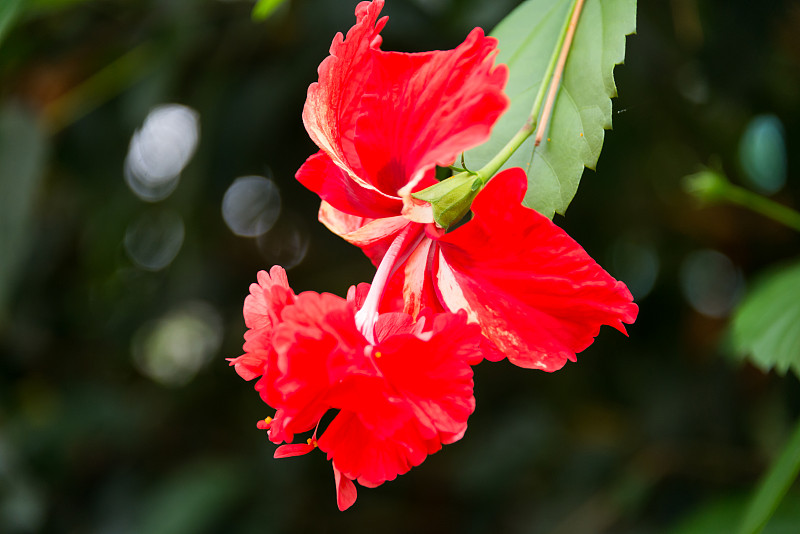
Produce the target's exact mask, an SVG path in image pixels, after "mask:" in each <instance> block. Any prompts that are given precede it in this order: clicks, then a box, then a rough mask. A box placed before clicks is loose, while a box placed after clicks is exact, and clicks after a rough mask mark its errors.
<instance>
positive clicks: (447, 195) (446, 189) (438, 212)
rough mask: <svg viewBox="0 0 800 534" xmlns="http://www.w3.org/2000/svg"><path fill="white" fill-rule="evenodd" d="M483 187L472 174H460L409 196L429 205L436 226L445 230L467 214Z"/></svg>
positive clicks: (479, 180)
mask: <svg viewBox="0 0 800 534" xmlns="http://www.w3.org/2000/svg"><path fill="white" fill-rule="evenodd" d="M483 186H484V183H483V181H482V180H481V179H480V178H479V177H478V176H476V175H475V174H474V173H470V172H462V173H459V174H456V175H455V176H451V177H450V178H448V179H446V180H443V181H441V182H439V183H438V184H436V185H432V186H430V187H428V188H427V189H423V190H422V191H417V192H416V193H412V194H411V196H412V197H414V198H416V199H419V200H424V201H425V202H428V203H430V205H431V206H432V207H433V219H434V220H435V221H436V224H438V225H439V226H441V227H442V228H445V229H446V228H449V227H450V226H452V225H453V224H455V223H457V222H458V221H460V220H461V219H462V218H463V217H464V215H466V214H467V212H468V211H469V209H470V207H471V206H472V201H473V200H474V199H475V197H476V196H477V194H478V193H479V192H480V190H481V189H483Z"/></svg>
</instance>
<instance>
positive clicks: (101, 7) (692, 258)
mask: <svg viewBox="0 0 800 534" xmlns="http://www.w3.org/2000/svg"><path fill="white" fill-rule="evenodd" d="M518 3H519V2H518V1H516V0H387V6H386V8H385V10H384V13H385V14H388V15H389V16H390V21H389V24H388V26H387V27H386V29H385V31H384V32H383V34H384V38H385V39H384V49H386V50H400V51H421V50H429V49H441V48H451V47H453V46H455V45H457V44H458V43H459V42H460V41H461V40H463V38H464V37H465V36H466V34H467V33H468V32H469V30H470V29H471V28H473V27H474V26H482V27H483V28H485V29H487V31H488V30H490V29H491V28H492V27H493V26H494V25H495V24H496V23H497V22H498V21H499V20H500V19H501V18H502V17H503V16H505V15H506V14H507V13H508V12H509V11H510V10H511V9H512V8H513V7H514V6H515V5H517V4H518ZM355 5H356V1H355V0H352V1H351V0H292V1H291V2H289V3H288V4H287V5H284V6H283V7H282V8H280V9H279V10H278V11H277V12H276V13H275V14H274V15H273V16H272V17H271V18H269V19H268V20H267V21H261V22H256V21H253V20H251V18H250V11H251V9H252V7H253V4H252V2H248V1H244V0H242V1H238V0H231V1H222V0H29V1H20V0H0V16H2V17H5V16H6V15H8V14H9V13H11V11H12V10H13V11H14V12H15V13H16V17H14V18H13V20H11V19H10V18H6V22H8V21H9V20H11V22H8V24H7V25H5V26H3V22H2V20H3V19H0V35H4V39H3V41H2V43H0V532H3V533H29V532H59V533H60V532H69V533H73V532H74V533H79V532H81V533H82V532H91V533H95V532H96V533H115V534H117V533H119V534H126V533H139V532H143V533H164V534H191V533H215V532H225V533H228V532H232V533H269V532H350V533H355V532H375V531H381V532H434V531H435V532H459V533H462V532H467V533H468V532H510V533H552V534H574V533H578V534H580V533H601V532H603V533H656V532H674V533H679V532H680V533H689V532H698V533H708V532H731V530H729V529H730V528H731V525H732V524H735V521H737V519H738V517H739V515H738V514H740V513H741V510H742V506H743V503H745V502H746V499H747V497H748V496H749V495H750V492H751V491H752V490H753V488H754V486H755V484H756V482H757V480H758V477H759V476H760V474H761V473H762V472H763V471H764V470H765V469H766V468H767V466H768V465H769V462H770V461H771V459H772V458H774V456H775V454H776V453H777V452H778V451H779V450H780V447H781V446H782V444H783V442H784V440H785V438H786V436H787V432H788V429H789V428H790V427H791V425H792V424H793V422H794V420H795V419H796V418H797V417H798V415H800V393H799V391H800V388H798V380H797V379H796V378H795V377H794V376H792V375H787V376H785V377H780V376H777V375H775V374H774V373H773V374H763V373H762V372H760V371H758V370H756V369H755V368H753V367H751V366H749V365H748V364H742V363H741V362H738V361H735V360H734V359H732V358H730V357H729V356H727V355H726V353H727V351H726V349H725V346H726V332H727V326H728V317H729V316H730V314H731V312H732V310H733V309H734V307H735V305H736V303H737V302H738V301H739V299H740V298H741V297H742V295H744V294H745V292H746V291H747V289H748V288H749V287H750V284H751V282H752V280H753V279H754V278H756V277H757V276H758V273H759V272H761V271H762V270H763V269H765V268H767V267H769V266H771V265H773V264H776V263H779V262H782V261H785V260H789V259H792V258H795V257H796V256H797V254H798V245H800V238H799V237H798V235H797V234H796V233H792V232H791V231H790V230H787V229H785V228H783V227H781V226H778V225H777V224H775V223H773V222H770V221H768V220H766V219H763V218H761V217H759V216H757V215H753V214H751V213H748V212H745V211H743V210H741V209H738V208H733V207H726V206H717V207H705V208H702V207H699V206H698V205H697V204H696V203H695V202H694V201H693V200H692V198H690V197H689V196H687V195H686V194H685V193H684V192H683V191H682V189H681V179H682V177H683V176H685V175H687V174H690V173H693V172H695V171H697V170H698V169H699V168H700V166H701V165H704V164H714V165H718V166H721V168H722V169H724V170H725V171H726V172H727V174H728V175H729V176H730V177H731V179H732V180H733V181H734V182H736V183H739V184H742V185H745V186H747V187H751V188H754V189H756V190H762V191H765V192H767V193H769V194H771V195H772V197H773V198H774V199H775V200H777V201H779V202H781V203H784V204H787V205H790V206H793V207H795V208H798V207H800V181H798V179H797V172H796V169H797V168H798V164H800V161H798V158H797V153H798V151H797V147H798V146H800V139H798V136H800V3H798V2H796V1H789V0H784V1H774V2H763V3H758V4H757V5H756V4H754V3H753V2H750V1H743V0H738V1H720V0H717V1H713V0H672V1H642V2H640V5H639V15H638V35H636V36H632V37H629V38H628V50H627V58H626V62H625V65H624V66H621V67H618V68H617V69H616V80H617V85H618V87H619V93H620V97H619V98H618V99H616V100H615V101H614V107H615V116H614V123H615V129H614V130H613V131H612V132H609V133H607V135H606V142H605V147H604V151H603V154H602V155H601V157H600V162H599V165H598V168H597V172H593V171H586V173H585V174H584V177H583V181H582V184H581V187H580V189H579V191H578V195H577V197H576V199H575V200H574V202H573V203H572V205H571V207H570V209H569V211H568V214H567V217H566V218H562V217H557V218H556V221H557V222H558V223H559V224H560V225H562V226H563V227H564V228H565V229H567V231H568V232H569V233H570V234H571V235H572V236H573V237H574V238H576V239H577V240H578V241H579V242H580V243H581V244H582V245H583V246H584V247H585V248H586V249H587V251H588V252H589V253H590V254H591V255H592V256H593V257H594V258H596V259H597V260H598V261H599V262H600V263H601V264H602V265H604V266H605V267H606V268H607V269H608V270H609V271H610V272H611V273H612V274H613V275H615V276H617V277H618V278H620V279H622V280H624V281H625V282H627V283H628V285H629V286H630V288H631V290H632V291H633V293H634V296H635V297H636V299H637V302H638V303H639V305H640V307H641V312H640V316H639V319H638V321H637V322H636V324H635V325H633V326H632V327H630V329H629V333H630V338H625V337H624V336H622V335H620V334H618V333H617V332H615V331H613V330H611V329H604V330H603V331H602V332H601V334H600V336H599V338H598V340H597V341H596V342H595V344H594V345H592V346H591V347H590V348H589V349H588V350H586V351H585V352H583V353H582V354H580V355H579V361H578V363H577V364H568V365H567V366H566V367H565V368H564V369H563V370H561V371H559V372H557V373H554V374H545V373H541V372H536V371H524V370H520V369H517V368H514V367H512V366H511V365H509V364H507V363H506V362H503V363H498V364H489V363H483V364H481V365H480V366H479V367H478V368H477V369H476V388H475V389H476V398H477V402H478V407H477V410H476V412H475V414H474V415H473V416H472V418H471V419H470V428H469V431H468V432H467V434H466V436H465V438H464V439H463V440H462V441H460V442H458V443H456V444H454V445H451V446H447V447H445V448H444V450H443V451H442V452H440V453H437V454H436V455H434V456H432V457H430V458H428V459H427V460H426V461H425V462H424V464H422V465H421V466H420V467H417V468H415V469H413V470H412V471H411V472H410V473H409V474H408V475H404V476H402V477H399V478H398V479H397V480H395V481H393V482H390V483H387V484H384V485H383V486H381V487H379V488H377V489H365V488H360V489H359V497H358V501H357V502H356V504H355V506H354V507H353V508H352V509H350V510H349V511H347V512H344V513H340V512H339V511H338V510H337V509H336V502H335V491H334V483H333V476H332V473H331V468H330V464H329V462H326V461H325V459H324V455H322V454H311V455H308V456H306V457H303V458H299V459H286V460H274V459H273V458H272V454H273V452H274V449H275V447H274V446H273V445H272V444H270V443H269V442H268V440H267V438H266V434H265V433H264V432H263V431H259V430H257V429H256V428H255V423H256V421H257V420H258V419H261V418H263V417H265V416H267V415H270V414H271V409H270V408H269V407H267V406H266V405H264V404H263V403H262V402H261V401H260V399H259V398H258V395H257V394H256V392H255V391H253V389H252V384H248V383H245V382H244V381H242V380H241V379H240V378H239V377H238V376H237V375H236V374H235V373H234V371H233V370H232V369H231V368H229V367H228V366H227V362H226V361H225V360H224V358H226V357H235V356H238V355H239V354H241V343H242V334H243V332H244V330H245V328H244V323H243V320H242V317H241V308H242V302H243V299H244V297H245V295H246V294H247V292H248V285H249V284H250V283H251V282H253V281H255V277H256V272H257V271H258V270H259V269H267V268H269V267H270V266H271V265H273V264H275V263H279V264H282V265H284V266H286V267H287V268H288V269H289V280H290V283H291V284H292V286H293V287H294V289H295V290H296V291H303V290H309V289H313V290H315V291H328V292H333V293H337V294H339V295H343V294H344V293H345V291H346V289H347V287H348V286H350V285H352V284H354V283H357V282H359V281H366V280H369V279H371V277H372V275H373V273H374V269H373V268H372V266H371V265H370V263H369V262H368V261H367V260H366V259H365V258H364V257H363V256H362V255H361V253H360V251H359V250H358V249H356V248H355V247H352V246H350V245H348V244H346V243H345V242H344V241H342V240H340V239H339V238H337V237H336V236H334V235H333V234H331V233H329V232H328V231H327V230H326V229H325V228H324V227H323V226H322V225H321V224H319V223H318V222H317V221H316V211H317V208H318V203H319V200H318V198H317V197H316V196H315V195H314V194H312V193H310V192H308V191H306V190H305V189H304V188H303V187H302V186H300V185H299V184H298V183H297V182H296V181H295V180H294V173H295V171H296V169H297V168H298V167H299V166H300V165H301V163H302V162H303V161H304V159H305V158H306V157H307V156H308V155H310V154H311V153H313V152H314V151H315V147H314V145H313V144H312V142H311V141H310V140H309V139H308V136H307V134H306V133H305V130H304V128H303V124H302V121H301V116H300V114H301V111H302V106H303V102H304V100H305V92H306V88H307V87H308V84H309V83H311V82H312V81H315V80H316V68H317V65H318V64H319V63H320V62H321V61H322V59H323V58H324V57H325V56H326V55H327V50H328V47H329V45H330V42H331V39H332V38H333V36H334V34H335V32H337V31H346V30H347V29H348V28H349V27H350V26H351V25H352V24H353V22H354V20H355V19H354V14H353V11H354V7H355ZM746 132H747V134H746ZM748 136H749V137H748ZM753 139H755V141H753ZM765 140H766V141H765ZM754 143H756V144H754ZM757 143H762V144H761V145H758V144H757ZM764 143H766V145H765V144H764ZM754 146H755V147H756V148H755V149H754V148H753V147H754ZM764 146H767V147H768V148H767V149H764V148H763V147H764ZM765 150H766V152H765ZM764 154H767V155H766V156H765V155H764ZM748 158H750V159H753V158H761V159H762V160H764V158H766V165H767V168H769V169H772V170H773V171H774V172H772V174H770V175H769V178H768V179H767V180H766V182H764V183H749V182H747V177H748V176H749V174H748V173H746V172H744V170H743V169H746V168H747V165H749V164H751V163H752V162H751V161H749V160H748ZM760 164H761V165H764V164H765V163H764V161H761V163H760ZM770 165H771V167H770ZM787 169H788V172H787ZM770 180H772V181H770ZM784 182H785V183H784ZM795 489H798V488H797V487H796V488H795ZM798 495H800V493H798V492H796V491H795V492H793V493H790V494H789V496H788V497H787V499H786V500H785V502H784V505H783V506H782V507H781V509H779V511H778V515H777V516H776V518H775V519H774V520H773V522H772V523H771V525H770V527H769V529H768V532H773V533H774V532H786V533H787V534H788V533H796V532H800V505H798V503H800V496H798Z"/></svg>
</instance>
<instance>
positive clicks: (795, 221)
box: [722, 183, 800, 232]
mask: <svg viewBox="0 0 800 534" xmlns="http://www.w3.org/2000/svg"><path fill="white" fill-rule="evenodd" d="M722 193H723V197H724V198H725V199H726V200H727V201H728V202H731V203H733V204H738V205H740V206H743V207H745V208H747V209H749V210H752V211H754V212H756V213H759V214H761V215H763V216H765V217H768V218H770V219H772V220H773V221H777V222H779V223H781V224H783V225H786V226H788V227H789V228H792V229H793V230H797V231H798V232H800V213H798V212H796V211H795V210H793V209H791V208H788V207H786V206H784V205H783V204H778V203H777V202H775V201H773V200H770V199H768V198H766V197H762V196H761V195H759V194H756V193H753V192H752V191H748V190H747V189H744V188H743V187H739V186H736V185H733V184H731V183H728V185H727V187H725V188H724V189H723V190H722Z"/></svg>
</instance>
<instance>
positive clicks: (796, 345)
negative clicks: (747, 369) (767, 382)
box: [732, 263, 800, 377]
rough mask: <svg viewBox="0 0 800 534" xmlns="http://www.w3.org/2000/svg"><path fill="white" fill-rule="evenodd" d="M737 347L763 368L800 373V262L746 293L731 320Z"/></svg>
mask: <svg viewBox="0 0 800 534" xmlns="http://www.w3.org/2000/svg"><path fill="white" fill-rule="evenodd" d="M732 341H733V348H734V350H735V351H736V352H737V353H738V354H739V355H742V356H747V357H748V358H749V360H750V361H751V362H752V363H753V364H754V365H756V366H757V367H759V368H760V369H762V370H764V371H769V370H770V369H772V368H774V369H775V370H776V371H778V372H779V373H780V374H784V373H786V371H787V370H788V369H792V370H793V371H794V373H795V374H796V375H797V376H798V377H800V263H795V264H793V265H791V266H790V267H788V268H783V269H781V270H779V271H775V272H773V273H771V274H770V275H768V276H766V277H765V278H764V279H762V281H761V283H760V284H758V285H756V287H755V288H754V289H753V290H752V291H751V292H750V293H749V294H748V295H747V296H746V297H745V299H744V301H743V302H742V303H741V304H740V305H739V307H738V309H737V310H736V312H735V314H734V317H733V323H732Z"/></svg>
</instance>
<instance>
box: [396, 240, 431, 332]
mask: <svg viewBox="0 0 800 534" xmlns="http://www.w3.org/2000/svg"><path fill="white" fill-rule="evenodd" d="M432 244H433V241H432V240H431V239H430V238H427V237H425V238H423V240H422V242H421V243H420V244H419V245H418V246H417V248H416V249H414V252H412V253H411V256H409V257H408V260H407V261H406V265H405V269H404V274H405V281H404V284H403V301H404V302H405V308H404V310H403V311H405V313H407V314H409V315H411V316H412V317H416V316H417V315H419V312H420V310H421V309H422V292H423V291H424V289H425V274H426V266H427V264H428V252H429V251H430V248H431V245H432Z"/></svg>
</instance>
